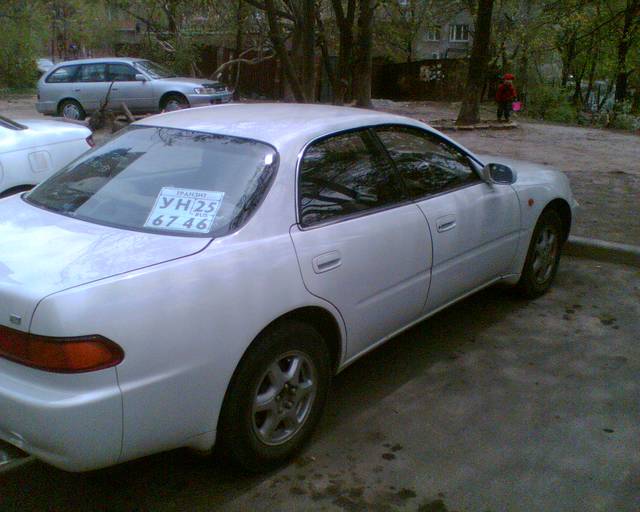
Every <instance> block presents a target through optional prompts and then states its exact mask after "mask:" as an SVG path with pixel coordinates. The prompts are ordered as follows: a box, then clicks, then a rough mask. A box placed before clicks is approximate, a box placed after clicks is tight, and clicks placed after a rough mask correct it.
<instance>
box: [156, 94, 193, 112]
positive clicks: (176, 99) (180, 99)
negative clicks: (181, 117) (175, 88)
mask: <svg viewBox="0 0 640 512" xmlns="http://www.w3.org/2000/svg"><path fill="white" fill-rule="evenodd" d="M188 107H189V101H188V100H187V98H185V97H184V96H183V95H182V94H167V95H166V96H165V97H164V98H162V103H161V104H160V110H164V111H166V112H172V111H174V110H180V109H183V108H188Z"/></svg>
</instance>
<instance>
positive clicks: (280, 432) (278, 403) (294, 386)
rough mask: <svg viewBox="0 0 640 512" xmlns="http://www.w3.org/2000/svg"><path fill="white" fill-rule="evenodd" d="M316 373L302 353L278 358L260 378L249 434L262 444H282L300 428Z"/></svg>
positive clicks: (312, 394) (310, 401)
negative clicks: (250, 432) (251, 433)
mask: <svg viewBox="0 0 640 512" xmlns="http://www.w3.org/2000/svg"><path fill="white" fill-rule="evenodd" d="M316 392H317V371H316V368H315V366H314V364H313V362H312V361H311V359H310V358H309V357H308V356H307V355H306V354H304V353H302V352H299V351H292V352H288V353H286V354H283V355H281V356H279V357H278V358H277V359H276V360H275V361H273V363H271V365H269V367H268V369H267V370H266V371H265V373H264V374H263V376H262V378H261V379H260V381H259V384H258V387H257V389H256V392H255V395H254V400H253V408H252V414H251V415H252V424H253V431H254V433H255V435H256V436H257V437H258V439H259V440H260V441H261V442H263V443H264V444H267V445H270V446H274V445H280V444H283V443H286V442H287V441H288V440H290V439H291V438H292V437H293V436H295V435H296V434H297V433H298V431H299V430H300V429H301V428H302V426H303V425H304V423H305V422H306V421H307V419H308V417H309V415H310V412H311V410H312V408H313V403H314V401H315V398H316Z"/></svg>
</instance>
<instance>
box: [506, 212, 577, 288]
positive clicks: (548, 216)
mask: <svg viewBox="0 0 640 512" xmlns="http://www.w3.org/2000/svg"><path fill="white" fill-rule="evenodd" d="M564 240H565V236H564V229H563V225H562V220H561V219H560V216H559V215H558V212H557V211H556V210H554V209H548V210H544V211H543V212H542V214H541V215H540V218H539V219H538V222H537V224H536V227H535V229H534V230H533V236H532V237H531V242H530V243H529V250H528V252H527V258H526V260H525V263H524V267H523V269H522V274H521V276H520V280H519V281H518V284H517V288H518V290H519V291H520V293H521V294H522V295H524V296H525V297H527V298H535V297H539V296H540V295H542V294H543V293H545V292H546V291H547V290H548V289H549V287H550V286H551V283H552V282H553V279H554V278H555V276H556V273H557V271H558V265H559V263H560V253H561V251H562V245H563V243H564Z"/></svg>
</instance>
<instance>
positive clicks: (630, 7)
mask: <svg viewBox="0 0 640 512" xmlns="http://www.w3.org/2000/svg"><path fill="white" fill-rule="evenodd" d="M638 17H640V0H627V7H626V9H625V11H624V24H623V26H622V35H621V37H620V40H619V41H618V64H617V66H616V95H615V98H616V103H619V102H622V101H624V100H625V98H626V97H627V86H628V82H629V70H628V69H627V54H628V53H629V49H630V48H631V42H632V41H631V37H632V32H633V29H634V27H633V25H634V24H635V23H638V21H637V18H638Z"/></svg>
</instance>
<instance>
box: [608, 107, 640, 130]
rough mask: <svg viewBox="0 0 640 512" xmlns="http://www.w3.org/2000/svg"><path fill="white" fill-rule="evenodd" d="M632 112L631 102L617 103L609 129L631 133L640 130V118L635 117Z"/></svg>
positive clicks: (610, 118)
mask: <svg viewBox="0 0 640 512" xmlns="http://www.w3.org/2000/svg"><path fill="white" fill-rule="evenodd" d="M631 110H632V106H631V101H629V100H627V101H623V102H622V103H617V104H616V105H615V106H614V108H613V112H612V113H611V115H610V117H609V127H610V128H618V129H620V130H629V131H634V130H640V117H638V116H634V115H633V114H632V113H631Z"/></svg>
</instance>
